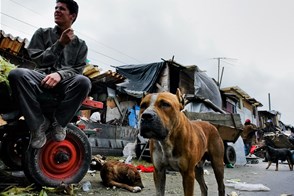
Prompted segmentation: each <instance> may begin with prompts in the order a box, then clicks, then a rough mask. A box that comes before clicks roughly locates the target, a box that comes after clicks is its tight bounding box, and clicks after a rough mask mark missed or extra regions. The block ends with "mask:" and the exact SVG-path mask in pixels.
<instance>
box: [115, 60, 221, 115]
mask: <svg viewBox="0 0 294 196" xmlns="http://www.w3.org/2000/svg"><path fill="white" fill-rule="evenodd" d="M164 64H165V62H157V63H150V64H139V65H123V66H119V67H116V71H117V72H118V73H119V74H121V75H123V76H124V77H126V78H127V80H126V81H125V82H124V83H121V84H118V85H117V90H119V91H121V92H123V93H127V94H129V95H131V96H134V97H137V98H141V97H142V95H143V92H152V88H153V87H154V85H155V82H156V81H157V79H158V77H159V74H160V72H161V70H162V69H163V67H164ZM167 65H168V66H176V67H180V69H179V70H181V71H178V72H172V73H170V74H180V75H181V76H180V78H181V80H186V81H188V82H190V81H191V82H194V84H193V86H194V90H193V94H194V95H195V97H199V98H202V99H209V100H210V101H211V102H212V103H213V104H215V105H216V106H217V107H219V108H221V107H222V99H221V95H220V91H219V88H218V86H217V85H216V83H215V82H214V81H213V79H212V78H210V77H208V75H207V74H206V73H205V72H203V71H201V70H199V69H198V67H197V66H189V67H186V66H182V65H179V64H176V65H174V64H173V63H170V62H168V63H167ZM191 73H192V74H191ZM170 77H171V78H173V76H172V75H171V76H170ZM176 85H180V84H176ZM178 87H182V86H173V89H175V88H178ZM191 87H192V86H189V87H188V86H187V87H186V88H191ZM191 104H192V105H190V106H188V107H190V109H191V110H190V111H194V112H201V111H211V109H210V108H209V107H207V106H206V105H205V104H203V103H202V104H201V103H195V102H194V103H191ZM195 104H196V105H195ZM195 108H197V109H196V111H195Z"/></svg>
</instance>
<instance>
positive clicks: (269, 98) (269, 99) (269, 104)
mask: <svg viewBox="0 0 294 196" xmlns="http://www.w3.org/2000/svg"><path fill="white" fill-rule="evenodd" d="M268 110H269V111H271V110H272V107H271V94H270V93H268Z"/></svg>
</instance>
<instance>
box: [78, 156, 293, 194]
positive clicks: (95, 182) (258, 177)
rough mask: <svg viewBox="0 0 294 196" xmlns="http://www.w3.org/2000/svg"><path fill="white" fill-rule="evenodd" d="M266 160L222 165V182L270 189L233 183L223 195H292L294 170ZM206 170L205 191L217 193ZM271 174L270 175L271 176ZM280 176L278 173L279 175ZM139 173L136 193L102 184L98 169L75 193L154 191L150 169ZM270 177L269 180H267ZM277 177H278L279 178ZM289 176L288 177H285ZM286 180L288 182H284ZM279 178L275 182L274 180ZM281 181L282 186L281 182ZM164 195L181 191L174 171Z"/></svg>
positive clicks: (169, 176)
mask: <svg viewBox="0 0 294 196" xmlns="http://www.w3.org/2000/svg"><path fill="white" fill-rule="evenodd" d="M266 166H267V163H264V162H262V160H259V163H258V164H246V165H244V166H235V168H225V184H226V185H231V184H230V183H229V182H230V181H238V182H240V183H241V182H242V183H247V184H253V185H259V184H262V185H264V186H266V187H267V188H269V189H271V190H270V191H248V190H247V191H246V190H245V191H240V190H236V189H235V188H234V187H231V186H226V195H231V193H232V192H236V193H237V194H238V195H239V196H252V195H255V196H262V195H263V196H280V195H282V194H285V195H293V196H294V188H293V181H294V174H293V171H289V168H288V165H287V164H286V163H284V164H280V166H279V169H280V171H274V170H275V166H273V165H272V166H271V167H270V168H269V169H268V170H266V169H265V168H266ZM205 170H206V172H205V173H206V174H205V180H206V184H207V186H208V195H212V196H214V195H218V192H217V185H216V180H215V178H214V173H213V170H212V168H211V166H210V165H209V164H207V165H206V166H205ZM273 176H274V178H273ZM280 176H281V177H280ZM141 177H142V181H143V184H144V186H145V188H144V189H143V190H142V191H141V192H140V193H130V192H128V191H127V190H122V189H111V188H106V187H104V186H103V185H102V184H101V178H100V175H99V172H97V173H95V174H94V175H93V174H92V175H90V174H87V175H86V176H85V178H84V179H83V180H82V182H81V184H83V183H84V182H86V181H90V183H91V189H90V190H89V191H88V192H84V191H82V190H79V191H78V195H109V196H110V195H111V196H131V195H132V196H134V195H135V194H138V195H143V196H151V195H155V187H154V181H153V176H152V173H143V172H141ZM270 179H272V181H271V180H270ZM279 179H281V181H279ZM289 179H290V180H289ZM283 181H286V182H285V183H289V185H287V184H284V183H283ZM277 182H279V183H277ZM283 185H284V186H283ZM194 189H195V190H194V195H201V193H200V190H199V186H198V184H197V182H196V181H195V188H194ZM165 195H166V196H178V195H183V189H182V179H181V175H180V174H179V173H178V172H170V173H169V174H168V175H167V181H166V194H165Z"/></svg>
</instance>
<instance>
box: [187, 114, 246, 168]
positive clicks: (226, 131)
mask: <svg viewBox="0 0 294 196" xmlns="http://www.w3.org/2000/svg"><path fill="white" fill-rule="evenodd" d="M184 113H185V114H186V116H187V117H188V118H189V119H190V120H203V121H208V122H210V123H211V124H213V125H214V126H215V127H216V128H217V129H218V131H219V134H220V136H221V138H222V140H223V142H224V146H225V154H224V161H225V163H226V164H232V165H234V164H235V163H236V152H235V149H234V147H232V146H230V145H228V142H233V143H235V142H236V141H237V139H238V138H239V136H240V134H241V133H242V131H243V125H242V123H241V118H240V115H239V114H224V113H215V112H200V113H197V112H187V111H184Z"/></svg>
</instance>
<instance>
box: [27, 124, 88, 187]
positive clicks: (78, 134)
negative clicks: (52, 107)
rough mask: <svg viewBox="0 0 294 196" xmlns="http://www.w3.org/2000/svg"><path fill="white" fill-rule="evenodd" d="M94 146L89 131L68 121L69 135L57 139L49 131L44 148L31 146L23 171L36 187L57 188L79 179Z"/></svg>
mask: <svg viewBox="0 0 294 196" xmlns="http://www.w3.org/2000/svg"><path fill="white" fill-rule="evenodd" d="M91 156H92V152H91V146H90V143H89V141H88V137H87V136H86V134H85V133H84V132H83V131H82V130H80V129H79V128H78V127H76V126H74V125H72V124H68V126H67V134H66V138H65V140H64V141H62V142H55V141H53V139H52V136H51V134H50V131H49V134H47V142H46V144H45V146H43V147H42V148H41V149H33V148H31V147H29V148H28V150H27V152H26V153H25V156H24V172H25V174H26V176H27V178H28V179H29V180H30V181H32V182H33V183H35V184H36V185H37V186H50V187H58V186H60V185H61V184H73V183H78V182H80V181H81V180H82V179H83V178H84V176H85V175H86V173H87V171H88V169H89V167H90V163H91Z"/></svg>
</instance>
